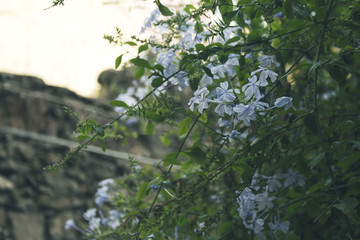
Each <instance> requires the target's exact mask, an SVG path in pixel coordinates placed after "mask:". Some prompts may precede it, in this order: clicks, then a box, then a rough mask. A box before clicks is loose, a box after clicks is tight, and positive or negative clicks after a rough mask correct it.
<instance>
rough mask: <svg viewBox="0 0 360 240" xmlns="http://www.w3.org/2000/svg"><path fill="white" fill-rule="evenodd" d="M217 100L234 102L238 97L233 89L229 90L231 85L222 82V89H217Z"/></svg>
mask: <svg viewBox="0 0 360 240" xmlns="http://www.w3.org/2000/svg"><path fill="white" fill-rule="evenodd" d="M215 93H216V99H217V100H219V101H225V102H232V101H233V100H234V99H235V98H236V97H235V95H234V91H233V90H232V89H230V90H229V83H228V82H226V81H225V82H222V83H220V87H217V88H216V89H215Z"/></svg>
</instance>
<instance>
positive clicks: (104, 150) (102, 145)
mask: <svg viewBox="0 0 360 240" xmlns="http://www.w3.org/2000/svg"><path fill="white" fill-rule="evenodd" d="M100 147H101V150H102V151H103V152H106V148H107V147H106V143H105V142H104V141H101V142H100Z"/></svg>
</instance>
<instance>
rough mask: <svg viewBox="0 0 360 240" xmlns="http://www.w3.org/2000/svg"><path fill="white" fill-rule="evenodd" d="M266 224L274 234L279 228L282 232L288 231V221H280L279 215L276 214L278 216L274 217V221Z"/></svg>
mask: <svg viewBox="0 0 360 240" xmlns="http://www.w3.org/2000/svg"><path fill="white" fill-rule="evenodd" d="M268 225H269V227H270V229H271V230H272V231H273V232H274V233H275V234H276V232H277V231H278V230H281V231H283V232H284V233H287V232H288V231H289V227H290V222H289V221H285V222H282V223H280V220H279V216H278V217H274V222H273V223H268Z"/></svg>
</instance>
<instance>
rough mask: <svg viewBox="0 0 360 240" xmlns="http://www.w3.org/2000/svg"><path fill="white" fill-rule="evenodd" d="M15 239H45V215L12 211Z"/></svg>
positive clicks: (11, 218)
mask: <svg viewBox="0 0 360 240" xmlns="http://www.w3.org/2000/svg"><path fill="white" fill-rule="evenodd" d="M10 221H11V225H12V230H13V233H14V237H15V240H23V239H27V240H44V239H46V238H45V234H44V233H45V232H44V226H45V224H44V216H43V215H42V214H41V213H10Z"/></svg>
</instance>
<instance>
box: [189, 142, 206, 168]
mask: <svg viewBox="0 0 360 240" xmlns="http://www.w3.org/2000/svg"><path fill="white" fill-rule="evenodd" d="M184 153H185V154H186V155H187V156H188V157H189V158H190V159H192V160H193V161H194V162H196V163H199V164H201V163H203V162H205V161H206V153H205V152H204V151H203V150H202V149H201V148H200V147H197V146H195V147H190V148H188V149H186V150H185V151H184Z"/></svg>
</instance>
